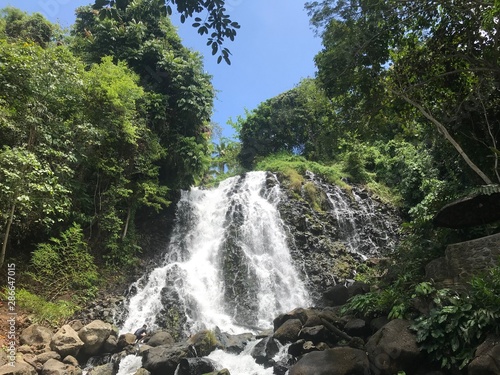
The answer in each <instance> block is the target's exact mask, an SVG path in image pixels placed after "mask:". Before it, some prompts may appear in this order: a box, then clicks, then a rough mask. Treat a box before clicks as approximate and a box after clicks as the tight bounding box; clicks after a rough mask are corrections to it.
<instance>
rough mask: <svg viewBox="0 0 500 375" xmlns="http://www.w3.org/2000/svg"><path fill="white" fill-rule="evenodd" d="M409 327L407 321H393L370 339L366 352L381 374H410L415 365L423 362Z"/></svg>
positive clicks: (373, 365)
mask: <svg viewBox="0 0 500 375" xmlns="http://www.w3.org/2000/svg"><path fill="white" fill-rule="evenodd" d="M409 325H410V322H409V321H407V320H403V319H395V320H392V321H390V322H389V323H387V324H386V325H384V326H383V327H382V328H381V329H380V330H378V331H377V332H376V333H375V334H374V335H373V336H371V337H370V338H369V339H368V342H367V343H366V351H367V352H368V356H369V359H370V363H371V365H372V367H373V368H375V369H377V371H378V373H379V374H381V375H392V374H394V373H397V372H398V371H406V372H410V371H412V370H413V369H414V367H415V363H419V362H420V361H421V359H422V354H421V352H420V350H419V348H418V345H417V341H416V336H415V334H414V333H413V332H411V331H410V330H409Z"/></svg>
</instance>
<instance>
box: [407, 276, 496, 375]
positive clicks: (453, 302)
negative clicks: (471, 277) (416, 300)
mask: <svg viewBox="0 0 500 375" xmlns="http://www.w3.org/2000/svg"><path fill="white" fill-rule="evenodd" d="M497 269H498V267H497ZM497 275H498V274H497ZM478 279H481V280H482V281H481V285H483V286H486V285H491V284H492V283H490V282H487V281H486V279H485V278H484V277H483V276H480V277H478V278H476V280H478ZM499 280H500V279H498V278H497V279H496V280H495V281H494V282H493V284H496V285H497V286H498V285H500V284H498V281H499ZM477 283H478V282H477V281H473V284H476V285H477ZM474 289H476V294H474V293H473V294H470V295H460V294H458V293H457V292H455V291H452V290H449V289H437V290H436V289H434V288H433V286H432V285H431V284H430V283H421V284H420V285H419V286H418V287H417V288H416V295H421V296H422V295H424V296H426V297H427V298H430V299H431V300H432V304H433V308H432V309H431V310H430V312H429V314H427V315H424V316H421V317H419V318H417V319H416V321H415V323H414V324H413V325H412V327H411V328H412V329H413V330H414V331H415V332H416V333H417V342H418V343H419V344H420V346H421V349H422V350H424V351H425V352H427V353H428V354H429V356H430V357H431V358H432V359H433V360H435V361H437V362H439V363H440V364H441V366H442V367H443V368H448V369H453V368H458V369H462V368H464V367H465V366H466V365H467V364H468V363H469V362H470V360H471V359H472V358H473V355H474V351H475V348H476V347H477V346H478V345H479V344H480V343H481V342H482V341H483V340H484V339H485V337H486V335H487V334H489V333H497V334H498V333H499V331H500V327H499V324H498V323H499V322H500V306H499V305H495V304H493V305H488V304H486V305H485V304H484V295H483V291H485V289H483V287H482V286H481V287H480V288H479V287H477V286H476V287H474V286H473V290H474ZM486 293H487V294H488V295H489V292H486ZM478 297H480V298H478ZM497 298H498V297H494V298H493V300H490V299H489V297H488V298H487V299H486V300H487V301H489V302H490V301H491V302H495V300H497Z"/></svg>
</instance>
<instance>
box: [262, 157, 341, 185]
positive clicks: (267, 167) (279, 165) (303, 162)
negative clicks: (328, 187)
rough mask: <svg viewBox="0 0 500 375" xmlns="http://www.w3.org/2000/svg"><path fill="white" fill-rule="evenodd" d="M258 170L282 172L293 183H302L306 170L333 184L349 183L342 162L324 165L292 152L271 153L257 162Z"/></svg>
mask: <svg viewBox="0 0 500 375" xmlns="http://www.w3.org/2000/svg"><path fill="white" fill-rule="evenodd" d="M254 169H255V170H256V171H273V172H279V173H282V174H283V175H284V176H285V177H286V178H287V179H288V180H289V181H290V182H291V184H292V186H293V185H294V183H301V182H302V181H303V177H302V176H303V175H304V174H305V173H306V171H311V172H313V173H314V174H316V175H318V176H320V177H322V178H324V179H325V180H326V181H328V182H329V183H331V184H335V185H338V186H340V187H341V188H348V185H347V184H346V183H345V182H344V181H342V177H345V176H346V174H345V173H343V172H342V167H341V165H340V164H332V165H323V164H320V163H317V162H314V161H309V160H307V159H306V158H304V157H302V156H297V155H290V154H275V155H270V156H268V157H266V158H264V159H262V160H261V161H259V162H258V163H257V165H256V166H255V168H254Z"/></svg>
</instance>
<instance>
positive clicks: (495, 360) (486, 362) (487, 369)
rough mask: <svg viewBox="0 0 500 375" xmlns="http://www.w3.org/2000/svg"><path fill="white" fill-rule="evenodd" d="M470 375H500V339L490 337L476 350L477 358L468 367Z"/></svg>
mask: <svg viewBox="0 0 500 375" xmlns="http://www.w3.org/2000/svg"><path fill="white" fill-rule="evenodd" d="M467 370H468V374H469V375H498V374H500V337H497V336H494V335H490V336H488V338H487V339H486V340H485V341H484V342H483V343H482V344H481V345H479V347H478V348H477V349H476V352H475V358H474V359H473V360H472V362H471V363H469V365H468V366H467Z"/></svg>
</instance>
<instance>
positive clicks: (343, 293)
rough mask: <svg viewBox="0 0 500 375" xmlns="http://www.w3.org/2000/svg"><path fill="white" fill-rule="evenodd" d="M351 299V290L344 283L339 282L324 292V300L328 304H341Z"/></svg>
mask: <svg viewBox="0 0 500 375" xmlns="http://www.w3.org/2000/svg"><path fill="white" fill-rule="evenodd" d="M348 299H349V291H348V290H347V287H346V286H345V285H343V284H337V285H334V286H332V287H330V288H328V289H327V290H326V291H325V292H324V293H323V300H324V301H325V304H326V305H327V306H340V305H343V304H345V303H346V302H347V300H348Z"/></svg>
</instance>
